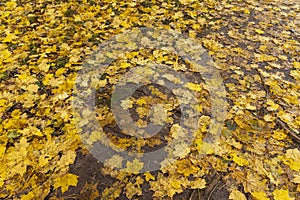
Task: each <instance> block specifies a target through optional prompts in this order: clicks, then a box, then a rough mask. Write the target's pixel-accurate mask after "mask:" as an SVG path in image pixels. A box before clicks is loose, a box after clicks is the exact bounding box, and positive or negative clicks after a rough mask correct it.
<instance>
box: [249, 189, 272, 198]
mask: <svg viewBox="0 0 300 200" xmlns="http://www.w3.org/2000/svg"><path fill="white" fill-rule="evenodd" d="M251 194H252V196H253V197H254V198H255V199H257V200H269V198H268V197H267V195H266V193H265V192H263V191H260V192H257V191H255V192H252V193H251Z"/></svg>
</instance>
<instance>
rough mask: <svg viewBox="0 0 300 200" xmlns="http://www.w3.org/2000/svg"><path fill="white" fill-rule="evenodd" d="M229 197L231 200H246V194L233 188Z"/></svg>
mask: <svg viewBox="0 0 300 200" xmlns="http://www.w3.org/2000/svg"><path fill="white" fill-rule="evenodd" d="M229 199H232V200H247V198H246V196H245V195H244V194H243V193H241V192H240V191H238V190H233V191H232V192H231V193H230V195H229Z"/></svg>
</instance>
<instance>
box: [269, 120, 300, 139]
mask: <svg viewBox="0 0 300 200" xmlns="http://www.w3.org/2000/svg"><path fill="white" fill-rule="evenodd" d="M275 121H276V123H278V124H279V125H280V126H281V127H282V128H284V129H285V130H287V131H288V133H289V134H290V136H291V137H292V138H293V139H294V140H296V141H297V142H298V143H299V144H300V137H299V136H297V135H300V134H299V132H298V131H297V130H294V129H291V128H290V127H289V126H288V125H287V124H286V123H284V122H283V121H282V120H281V119H279V118H277V119H276V120H275Z"/></svg>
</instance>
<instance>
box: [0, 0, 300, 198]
mask: <svg viewBox="0 0 300 200" xmlns="http://www.w3.org/2000/svg"><path fill="white" fill-rule="evenodd" d="M299 18H300V5H299V3H298V2H297V0H291V1H288V2H286V1H283V0H270V1H267V0H262V1H253V0H245V1H244V0H243V1H242V0H234V1H230V0H224V1H216V0H203V1H194V0H179V1H119V2H118V3H116V2H111V1H101V3H100V2H96V1H92V0H56V1H54V0H36V1H30V0H26V1H19V0H11V1H8V0H4V1H2V2H1V3H0V19H1V20H0V21H1V22H0V41H1V43H0V51H1V53H0V122H1V123H0V161H1V165H0V198H3V199H23V200H25V199H44V198H45V197H47V196H48V194H51V192H52V191H53V190H60V191H61V193H64V192H66V191H67V190H68V189H69V187H70V186H76V185H77V184H78V177H77V175H75V174H71V173H69V166H70V165H71V164H72V163H74V161H75V158H76V152H75V150H77V149H80V148H83V149H84V148H85V147H84V145H83V144H82V142H81V141H80V138H79V136H78V130H77V129H76V126H75V122H74V120H73V114H74V113H73V110H72V106H71V101H72V98H73V97H72V93H73V89H74V84H75V79H76V76H77V73H78V71H79V69H80V66H81V65H82V63H83V61H84V60H85V59H86V58H87V57H88V56H89V55H90V54H91V53H92V52H93V50H95V49H97V46H98V45H99V44H100V43H101V42H103V41H105V40H107V39H109V38H110V37H112V36H113V35H116V34H118V33H121V32H123V31H125V30H127V29H129V28H132V27H149V28H155V27H158V28H165V29H174V30H177V31H179V32H181V33H183V34H186V35H188V36H189V37H191V38H193V39H195V40H196V41H197V42H198V43H199V44H201V45H202V46H203V47H205V48H206V49H207V50H208V52H209V54H210V56H211V57H212V58H213V60H214V62H215V64H216V66H215V67H216V68H217V69H218V70H219V71H220V73H221V76H222V79H223V81H224V84H225V87H226V91H227V103H228V114H227V116H226V121H225V123H224V126H223V128H222V135H221V137H220V138H218V140H217V141H216V142H215V144H214V145H213V146H212V145H210V144H209V143H206V142H203V141H202V138H203V135H205V134H207V132H208V129H209V127H208V125H209V123H210V115H209V113H210V112H211V110H210V103H209V102H207V100H205V99H206V98H205V97H207V96H209V94H208V92H207V90H206V89H205V82H203V81H201V79H199V80H198V81H197V79H196V80H195V81H194V82H191V83H189V84H187V85H186V86H187V87H188V88H189V89H192V90H195V91H196V92H198V93H199V99H201V98H203V99H201V105H199V110H200V111H201V113H202V114H203V115H202V117H201V118H200V120H199V130H198V132H197V137H196V139H195V140H194V144H193V145H192V146H191V147H190V148H189V150H188V151H187V152H182V149H186V148H178V149H177V151H178V155H183V156H179V157H180V159H178V160H174V162H172V165H170V166H169V167H167V168H162V170H160V171H158V172H155V173H154V172H145V173H142V174H139V173H138V171H139V170H140V169H141V168H142V167H143V166H142V164H143V163H142V164H141V163H140V162H139V161H137V160H132V161H131V162H127V163H122V158H120V157H117V156H115V157H111V158H110V159H109V160H108V161H107V163H106V164H107V165H108V166H109V162H112V163H119V164H120V165H122V164H123V165H125V166H126V167H127V168H128V169H130V170H129V171H136V172H137V173H136V174H130V173H127V172H126V171H125V172H124V171H118V170H114V169H112V168H110V167H103V168H102V169H101V172H102V173H103V174H105V175H108V176H111V177H113V178H114V180H115V182H114V183H113V184H112V185H111V186H108V187H106V188H105V189H104V190H102V191H100V193H99V194H98V193H97V192H94V193H93V196H94V197H95V196H98V195H100V196H101V197H102V198H104V199H107V198H108V199H116V198H118V197H120V195H126V197H127V198H128V199H132V198H139V197H141V196H142V195H143V192H144V190H143V186H144V185H145V184H146V183H147V184H148V186H149V188H150V189H149V190H151V191H153V197H154V198H156V199H163V198H166V199H170V198H172V197H174V195H176V194H178V193H182V192H183V191H184V190H185V189H187V188H189V189H203V188H205V187H206V186H207V183H206V181H205V176H206V175H207V174H210V173H212V171H215V172H217V173H218V174H220V175H221V176H222V179H223V181H224V182H225V184H226V188H227V190H228V191H229V192H230V195H229V199H247V198H248V199H249V198H252V199H258V200H266V199H275V200H282V199H299V198H300V196H299V193H300V149H299V138H300V115H299V113H300V106H299V96H300V42H299V41H300V22H299ZM128 45H130V44H128ZM122 59H123V60H122ZM122 59H119V60H117V61H116V62H115V63H113V64H112V65H111V66H110V68H108V69H107V77H106V78H105V81H104V82H103V90H104V92H102V93H99V98H98V100H99V102H102V103H103V102H105V101H109V99H110V94H111V91H110V89H109V87H107V86H109V85H110V84H111V85H113V84H115V83H116V81H117V80H118V79H119V78H120V77H118V76H119V75H120V73H122V70H123V72H125V71H126V68H128V67H129V66H134V65H135V63H136V64H140V63H143V61H145V60H151V59H152V60H153V61H155V62H158V63H164V64H168V65H170V66H173V67H174V68H177V70H183V71H187V70H186V69H188V67H189V65H188V64H187V63H184V62H183V61H182V60H181V59H180V58H177V57H176V55H172V54H170V53H168V52H164V51H157V50H144V51H136V52H130V53H128V54H127V55H126V57H125V58H122ZM124 70H125V71H124ZM187 74H188V73H187ZM152 86H153V85H152ZM144 89H145V90H148V91H151V93H152V94H154V95H155V98H154V97H151V95H144V96H143V95H136V96H135V97H134V98H132V99H128V100H126V101H123V102H122V104H121V105H122V107H123V108H128V109H131V112H132V113H133V116H136V117H138V118H139V120H137V124H138V125H139V126H145V124H146V123H147V121H149V118H153V117H150V116H151V115H152V116H156V117H154V118H155V119H157V121H156V122H155V123H157V124H159V123H162V122H164V123H171V124H172V122H174V120H175V119H172V118H171V115H172V114H171V112H170V111H174V112H175V110H176V109H174V108H176V105H177V104H178V102H176V99H175V98H173V97H172V96H164V95H165V94H163V92H162V91H160V90H159V89H157V87H156V86H155V87H151V85H149V86H148V88H147V89H146V88H144ZM159 98H160V101H158V100H157V99H159ZM151 101H152V103H156V104H157V103H158V104H157V105H161V107H157V108H155V107H154V108H151V106H150V105H147V102H151ZM98 109H99V110H98V114H99V115H98V120H99V123H100V124H101V125H102V126H105V125H107V124H111V123H112V118H113V116H112V115H111V114H109V112H108V107H103V106H102V107H101V106H99V107H98ZM157 110H165V115H164V116H163V117H162V118H161V119H160V118H158V117H157V116H158V115H156V114H155V111H157ZM176 128H177V129H180V127H176V126H174V128H173V131H174V132H176ZM177 134H179V136H178V137H181V136H180V131H179V132H178V133H177ZM172 135H173V133H172ZM175 135H176V134H175ZM165 136H166V138H168V134H166V135H165ZM169 138H170V137H169ZM91 139H92V140H97V135H95V136H94V138H93V137H92V138H91ZM112 141H114V142H115V144H117V145H119V146H121V147H123V148H124V149H126V148H129V145H128V144H130V145H131V143H130V141H129V140H128V139H127V138H125V139H122V138H117V137H116V136H112ZM166 141H167V140H166ZM160 142H161V141H159V140H155V139H153V141H148V143H149V144H148V145H149V146H151V145H152V146H155V145H157V144H159V143H160ZM141 144H142V143H141V141H140V143H138V142H137V144H136V145H135V146H136V147H137V149H136V150H137V151H140V150H141V146H139V145H141ZM130 148H132V146H130ZM175 152H176V151H175ZM203 153H205V154H207V156H205V157H203V156H201V155H202V154H203ZM99 170H100V169H99ZM99 182H100V183H101V180H99ZM100 183H99V185H100ZM87 187H91V188H93V189H91V190H95V188H96V186H95V185H85V187H84V188H85V189H86V190H87ZM48 197H49V196H48ZM51 198H52V199H56V197H55V196H54V195H52V196H51ZM95 198H96V197H95Z"/></svg>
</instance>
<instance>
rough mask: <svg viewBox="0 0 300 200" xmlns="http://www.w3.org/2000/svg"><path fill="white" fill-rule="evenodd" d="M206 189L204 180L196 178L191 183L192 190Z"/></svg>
mask: <svg viewBox="0 0 300 200" xmlns="http://www.w3.org/2000/svg"><path fill="white" fill-rule="evenodd" d="M205 187H206V181H205V180H204V179H201V178H198V179H197V180H195V181H193V182H192V183H191V188H192V189H203V188H205Z"/></svg>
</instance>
